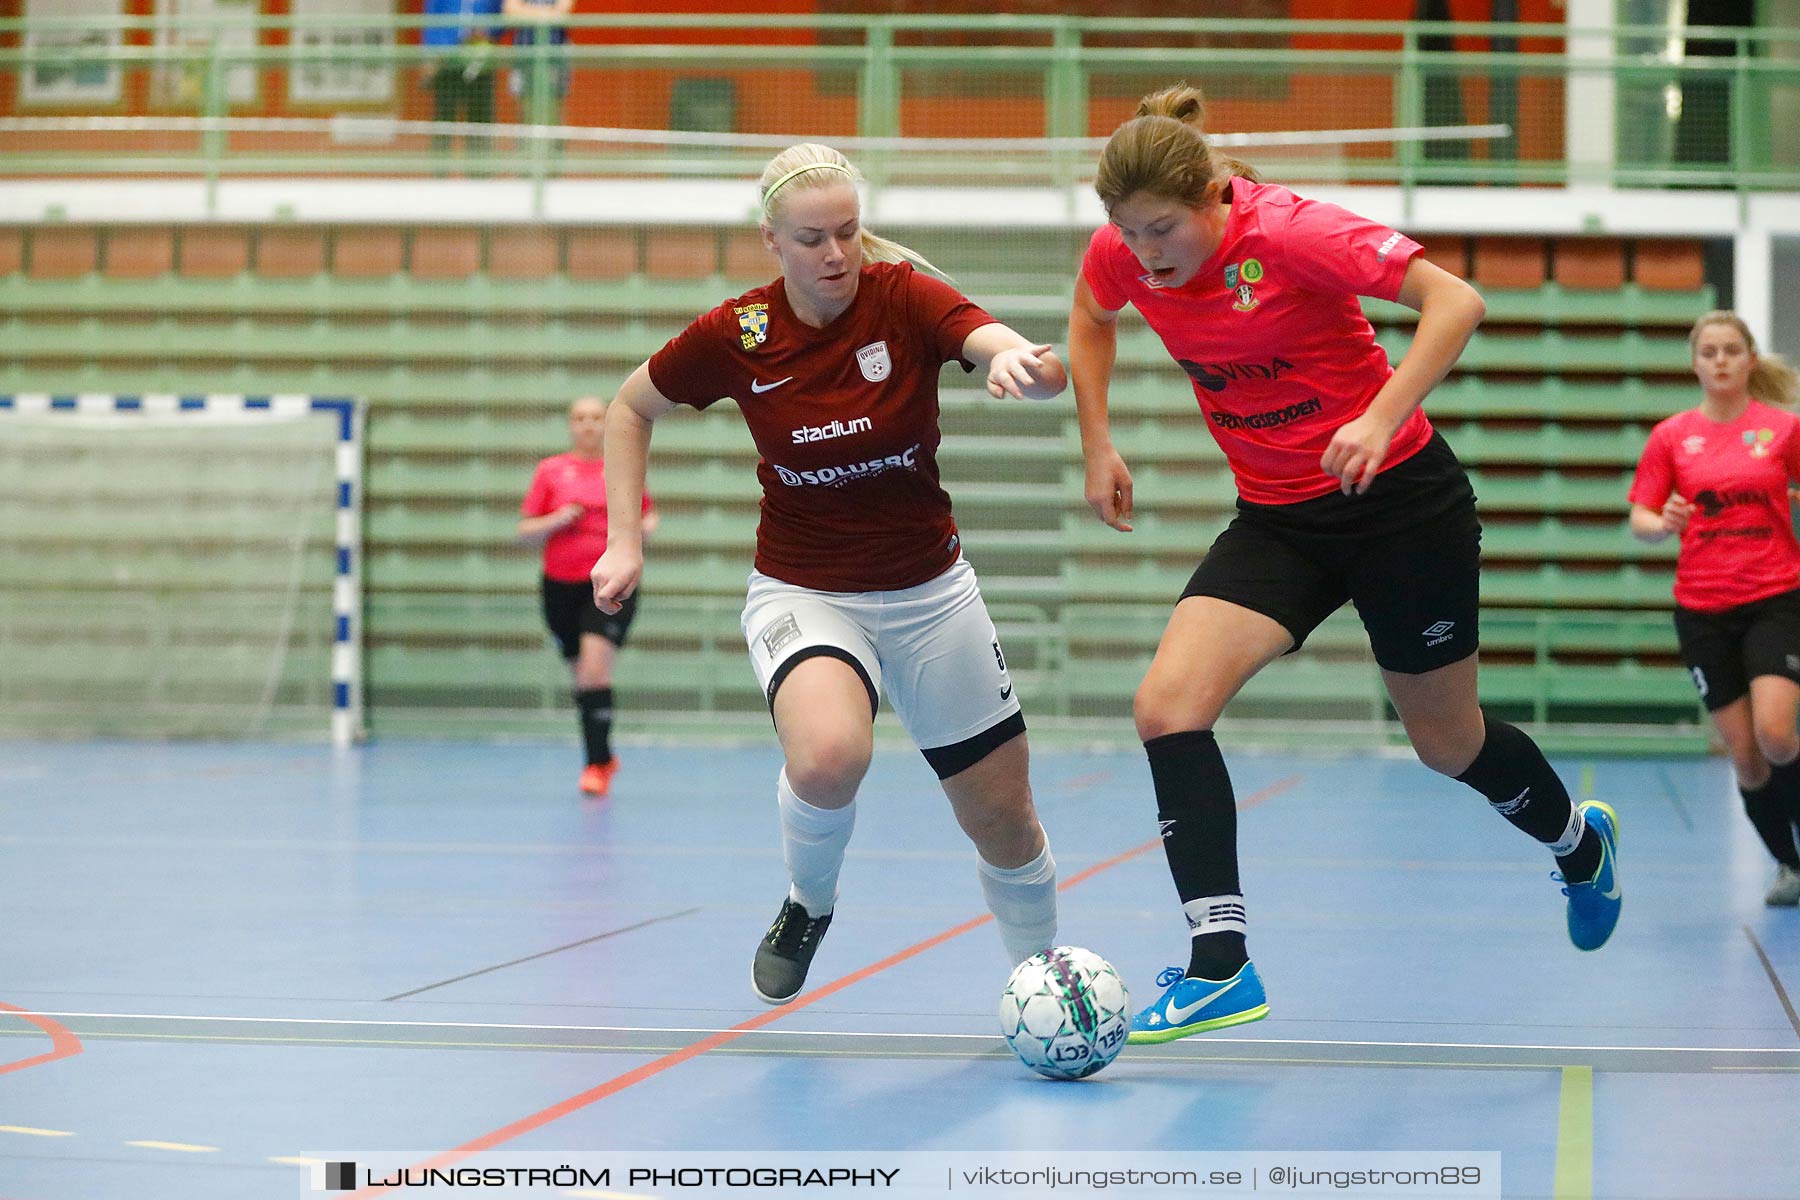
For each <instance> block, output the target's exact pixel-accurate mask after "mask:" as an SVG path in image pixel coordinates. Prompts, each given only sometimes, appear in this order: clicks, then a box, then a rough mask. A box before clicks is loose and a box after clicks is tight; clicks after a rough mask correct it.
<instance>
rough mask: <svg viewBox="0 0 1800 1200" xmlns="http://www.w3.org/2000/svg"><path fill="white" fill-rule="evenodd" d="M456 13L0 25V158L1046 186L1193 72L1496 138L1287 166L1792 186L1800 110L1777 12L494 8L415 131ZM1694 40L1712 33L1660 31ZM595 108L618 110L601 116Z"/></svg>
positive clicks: (39, 167)
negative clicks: (1201, 29)
mask: <svg viewBox="0 0 1800 1200" xmlns="http://www.w3.org/2000/svg"><path fill="white" fill-rule="evenodd" d="M455 24H456V19H455V18H424V17H416V16H410V17H383V18H381V19H379V20H378V21H371V20H370V18H367V17H355V16H335V17H325V16H320V17H310V18H295V17H288V16H235V15H234V16H227V17H210V18H193V17H190V18H183V19H176V18H174V17H171V16H168V15H163V16H158V17H123V16H121V17H114V18H102V19H75V18H56V17H46V18H31V19H21V18H14V19H5V20H0V171H4V172H5V173H6V174H8V175H12V176H21V175H34V176H66V175H169V174H177V175H201V176H205V177H207V178H209V179H218V178H221V177H228V176H244V175H271V174H327V175H346V176H355V175H377V176H379V175H394V174H406V175H430V174H433V173H443V172H445V171H446V170H447V169H455V170H459V171H462V172H466V173H472V174H482V175H491V176H512V177H527V178H534V179H540V180H541V179H544V178H549V177H554V176H559V175H561V176H582V177H619V176H656V177H665V178H671V177H672V178H694V177H709V176H711V177H730V178H742V177H744V176H747V175H752V174H754V173H755V171H756V170H758V169H759V168H760V167H761V165H762V162H763V161H764V160H765V158H766V157H767V154H768V153H769V149H768V143H769V141H770V139H771V138H773V139H775V140H777V141H779V140H782V139H798V138H801V137H813V138H822V139H827V140H832V139H836V140H843V139H848V138H852V137H861V138H869V139H900V140H899V141H898V142H876V143H869V145H871V146H872V147H875V149H873V150H872V151H871V153H869V154H866V155H865V156H864V161H863V163H862V165H863V166H864V169H865V171H867V172H868V173H869V174H870V175H871V177H872V179H873V180H874V181H875V182H877V183H878V184H879V183H881V182H889V183H932V182H943V181H947V180H965V181H966V180H969V179H971V178H975V179H979V180H981V181H984V182H991V183H1000V184H1008V183H1012V184H1033V185H1055V186H1067V185H1069V184H1072V183H1079V182H1081V181H1083V180H1085V179H1086V178H1087V177H1088V176H1089V174H1090V173H1091V170H1092V163H1093V160H1094V145H1095V142H1094V141H1093V139H1095V138H1097V137H1103V136H1104V135H1105V134H1106V133H1107V132H1109V131H1110V129H1111V128H1112V126H1113V125H1116V124H1117V122H1118V121H1120V120H1122V119H1124V118H1126V117H1128V116H1129V115H1130V112H1131V108H1132V105H1133V102H1134V101H1135V98H1136V96H1137V95H1138V94H1140V93H1141V92H1143V91H1147V90H1150V89H1152V88H1154V87H1156V86H1159V85H1161V84H1164V83H1167V82H1169V81H1171V80H1174V79H1187V80H1190V81H1192V82H1195V83H1197V84H1200V85H1201V86H1202V87H1204V88H1206V89H1207V91H1208V94H1209V98H1210V99H1209V103H1210V105H1211V118H1210V119H1211V123H1212V125H1213V127H1214V128H1215V129H1216V130H1218V131H1220V132H1222V133H1226V132H1228V133H1241V134H1251V135H1255V134H1267V133H1272V132H1286V133H1288V134H1290V135H1292V134H1293V133H1295V132H1296V131H1305V130H1335V131H1343V130H1346V129H1355V130H1370V129H1384V128H1401V129H1409V130H1414V131H1420V130H1431V129H1433V128H1436V127H1443V126H1457V127H1461V126H1505V127H1506V132H1505V133H1504V134H1503V135H1499V136H1496V135H1494V133H1493V132H1492V131H1488V132H1487V133H1486V134H1467V133H1462V134H1458V135H1456V136H1437V137H1435V138H1434V137H1432V136H1430V134H1429V133H1427V134H1425V135H1424V136H1420V135H1419V134H1418V133H1417V132H1415V134H1414V135H1412V136H1396V137H1392V138H1388V139H1379V135H1364V136H1365V138H1367V137H1375V138H1378V139H1379V140H1373V141H1371V140H1363V141H1358V142H1351V141H1348V140H1346V139H1344V138H1343V137H1342V135H1341V133H1340V135H1339V136H1338V140H1335V141H1334V140H1331V139H1330V138H1329V137H1327V138H1320V139H1317V140H1316V141H1314V142H1313V143H1312V144H1301V145H1288V146H1274V147H1267V148H1264V149H1259V151H1258V153H1257V155H1256V158H1255V161H1256V162H1257V165H1258V166H1260V167H1263V168H1264V169H1265V171H1266V173H1268V174H1270V175H1271V176H1272V177H1275V178H1280V179H1285V180H1307V181H1312V182H1351V183H1354V182H1373V183H1388V184H1395V185H1398V186H1401V187H1414V186H1418V185H1421V184H1505V185H1521V184H1526V185H1531V184H1566V183H1570V182H1594V183H1603V184H1611V185H1614V186H1648V187H1655V186H1683V187H1707V188H1724V189H1731V190H1738V191H1748V190H1762V189H1786V188H1800V135H1796V133H1795V132H1794V130H1795V128H1796V124H1795V122H1794V121H1793V120H1784V119H1783V114H1791V115H1792V116H1793V117H1795V118H1800V30H1746V29H1705V28H1690V29H1686V30H1681V31H1678V33H1677V35H1676V36H1674V37H1671V31H1670V30H1669V29H1667V28H1663V27H1660V26H1656V27H1651V26H1627V27H1616V28H1612V29H1606V30H1575V29H1569V28H1567V27H1565V26H1562V25H1495V24H1468V23H1459V24H1452V23H1419V22H1378V21H1361V22H1342V21H1334V22H1318V21H1227V20H1221V21H1209V22H1207V23H1206V26H1205V35H1204V37H1202V36H1199V35H1197V34H1196V33H1195V27H1194V23H1193V22H1191V21H1185V20H1161V19H1110V18H1076V17H1063V18H1055V19H1051V20H1048V21H1037V20H1033V21H1025V20H1021V19H1019V18H1015V17H1009V16H964V17H832V16H814V15H804V16H746V15H738V14H689V15H615V16H586V17H577V18H572V19H571V20H570V21H569V22H568V27H569V28H571V29H572V30H573V31H574V36H575V37H576V38H578V39H580V40H576V41H572V42H569V43H566V44H557V43H552V42H551V41H550V40H549V39H548V38H544V37H540V38H538V39H536V41H535V42H533V43H532V44H529V45H515V44H512V43H511V42H510V41H508V40H506V30H505V29H504V28H503V27H502V25H501V23H500V22H498V21H495V22H494V23H493V29H495V30H496V31H499V33H500V40H497V41H493V42H488V43H485V44H483V45H482V46H481V47H480V49H479V50H478V52H474V53H471V54H469V55H464V56H461V57H456V58H455V60H454V69H458V70H467V71H469V72H470V75H469V78H470V80H471V82H472V83H474V82H479V83H480V85H481V86H485V87H489V88H492V87H493V86H494V84H495V82H496V81H510V80H511V79H512V78H513V76H514V75H515V74H516V76H517V79H518V81H519V83H518V91H517V96H516V99H514V98H513V97H512V96H511V95H506V96H505V98H504V99H503V100H502V103H501V108H500V114H499V115H500V116H501V117H502V120H501V121H499V122H496V123H488V122H483V121H476V122H463V123H439V122H433V121H432V120H431V117H432V115H433V114H432V110H431V104H430V97H429V96H428V95H427V94H426V93H425V91H424V90H423V89H422V87H421V81H422V80H423V79H425V78H426V77H427V76H428V74H429V72H430V69H431V68H433V67H443V68H446V69H451V67H452V64H451V63H450V62H449V61H448V60H447V54H446V52H445V51H443V50H439V49H434V48H432V47H428V46H425V45H421V44H419V41H418V38H419V36H420V34H421V32H422V30H423V29H424V28H426V27H428V26H432V25H438V26H453V25H455ZM592 39H604V40H598V41H596V40H592ZM1452 39H1454V40H1455V42H1454V43H1453V42H1452ZM1496 39H1498V44H1499V45H1500V46H1501V47H1502V48H1500V49H1495V48H1493V47H1494V43H1495V40H1496ZM1702 41H1704V42H1707V43H1709V46H1708V48H1709V49H1710V50H1717V49H1719V48H1721V47H1729V48H1730V50H1731V52H1730V53H1727V54H1718V53H1708V54H1706V55H1704V56H1689V55H1687V54H1686V53H1685V51H1684V50H1683V49H1682V48H1683V47H1685V46H1687V45H1689V44H1694V43H1698V42H1702ZM1472 43H1487V44H1488V48H1486V49H1479V48H1475V49H1472V48H1469V46H1470V45H1471V44H1472ZM1452 44H1461V45H1462V46H1463V47H1464V48H1462V49H1458V50H1452V49H1448V48H1445V47H1448V46H1450V45H1452ZM1509 45H1516V46H1518V47H1519V48H1518V49H1506V48H1504V47H1506V46H1509ZM1592 47H1600V49H1593V48H1592ZM565 70H566V71H568V72H572V83H570V84H569V85H568V89H569V95H568V98H567V99H566V100H565V99H564V98H563V96H562V94H561V93H562V90H563V79H564V75H563V73H564V71H565ZM706 82H710V83H711V85H712V86H711V88H710V89H709V88H708V87H706V86H703V84H704V83H706ZM502 91H503V92H504V93H510V92H511V88H510V87H505V86H503V88H502ZM1596 97H1603V98H1604V103H1599V102H1596ZM559 110H561V115H560V116H559V115H558V112H559ZM615 111H620V112H624V113H626V114H627V115H635V118H636V119H633V120H616V119H610V120H609V119H600V118H601V117H603V116H604V114H606V113H610V112H615ZM1646 114H1648V115H1646ZM527 116H530V117H532V118H535V121H534V122H532V123H526V122H525V120H524V118H525V117H527ZM270 122H276V123H279V122H288V124H287V125H286V126H285V127H282V126H280V125H279V124H275V125H271V124H270ZM683 126H685V127H686V128H681V127H683ZM1596 128H1600V130H1601V133H1606V132H1607V131H1611V136H1604V137H1597V138H1596V137H1588V136H1585V134H1587V133H1591V132H1592V131H1593V130H1594V129H1596ZM625 129H629V130H633V131H638V132H639V133H640V135H641V133H642V131H649V132H650V133H656V132H663V133H666V134H667V135H668V137H667V140H665V141H657V140H655V139H654V138H644V137H642V136H640V138H639V140H628V138H627V136H626V134H625V133H624V132H623V130H625ZM677 134H685V135H686V136H685V137H678V136H676V135H677ZM746 135H747V136H746ZM978 135H979V136H984V137H986V138H988V139H990V140H988V141H987V142H986V143H985V144H980V145H968V144H958V142H957V139H959V138H966V137H973V136H978ZM458 139H460V140H461V141H462V142H463V143H464V144H463V145H462V146H457V145H455V144H454V143H455V142H456V141H457V140H458ZM1477 139H1481V140H1477ZM1596 146H1597V147H1598V149H1596V148H1595V147H1596Z"/></svg>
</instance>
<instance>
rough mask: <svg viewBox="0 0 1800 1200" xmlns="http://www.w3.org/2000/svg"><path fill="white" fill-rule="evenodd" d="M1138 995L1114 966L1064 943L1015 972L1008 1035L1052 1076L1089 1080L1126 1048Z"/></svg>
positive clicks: (1005, 1007) (1005, 1025) (1004, 1003)
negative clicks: (1134, 999)
mask: <svg viewBox="0 0 1800 1200" xmlns="http://www.w3.org/2000/svg"><path fill="white" fill-rule="evenodd" d="M1130 1003H1131V997H1130V995H1129V994H1128V993H1127V992H1126V990H1125V981H1124V980H1122V979H1120V978H1119V973H1118V972H1117V971H1115V970H1113V967H1112V964H1111V963H1109V962H1107V961H1106V960H1105V959H1104V958H1101V957H1100V956H1099V955H1098V954H1095V953H1094V952H1093V951H1092V950H1083V949H1081V948H1080V947H1078V946H1056V947H1053V948H1051V949H1049V950H1045V951H1044V952H1043V953H1041V954H1034V955H1032V956H1031V957H1030V958H1028V959H1026V960H1025V961H1024V962H1022V963H1020V964H1019V965H1018V966H1017V967H1015V968H1013V973H1012V977H1011V978H1010V979H1008V980H1007V981H1006V990H1005V991H1004V992H1002V993H1001V994H1000V1032H1001V1034H1002V1035H1003V1036H1004V1037H1005V1038H1006V1044H1007V1045H1009V1046H1011V1047H1012V1048H1013V1053H1014V1054H1017V1055H1018V1056H1019V1061H1020V1062H1022V1063H1024V1064H1025V1065H1026V1066H1028V1067H1030V1068H1031V1069H1032V1070H1034V1071H1036V1072H1037V1073H1038V1074H1040V1075H1048V1076H1049V1077H1050V1078H1051V1079H1084V1078H1086V1077H1087V1076H1089V1075H1092V1074H1093V1073H1094V1072H1095V1071H1098V1070H1099V1069H1100V1068H1101V1067H1104V1066H1105V1065H1106V1064H1107V1063H1109V1062H1111V1061H1112V1060H1113V1059H1114V1058H1116V1057H1118V1054H1119V1051H1120V1050H1121V1049H1123V1048H1124V1046H1125V1034H1126V1031H1127V1030H1128V1029H1129V1027H1130V1023H1131V1012H1130Z"/></svg>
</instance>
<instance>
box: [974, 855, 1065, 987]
mask: <svg viewBox="0 0 1800 1200" xmlns="http://www.w3.org/2000/svg"><path fill="white" fill-rule="evenodd" d="M976 861H977V863H978V864H979V869H980V873H981V890H982V892H983V893H984V894H986V896H987V904H988V908H989V909H990V910H992V912H993V914H994V921H995V923H996V924H997V925H998V926H999V928H1000V940H1001V941H1002V942H1004V943H1006V954H1007V957H1008V958H1010V959H1011V960H1012V963H1013V965H1014V966H1017V965H1018V964H1020V963H1022V962H1024V961H1025V960H1026V959H1028V958H1030V957H1031V956H1032V955H1034V954H1036V953H1037V952H1038V951H1040V950H1048V949H1049V948H1050V947H1052V946H1054V945H1056V860H1055V859H1054V858H1052V857H1050V843H1049V842H1048V841H1045V842H1044V849H1043V852H1042V853H1040V854H1039V855H1038V856H1037V857H1036V858H1034V859H1032V860H1031V861H1030V862H1028V863H1026V864H1025V865H1024V866H1022V867H996V866H995V865H994V864H992V863H990V862H988V861H987V860H986V859H985V858H981V857H980V856H979V855H977V856H976Z"/></svg>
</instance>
